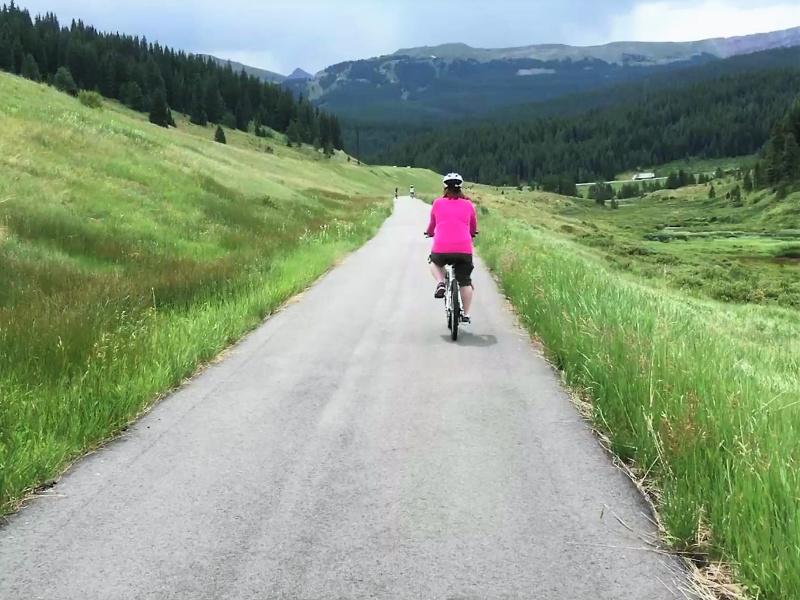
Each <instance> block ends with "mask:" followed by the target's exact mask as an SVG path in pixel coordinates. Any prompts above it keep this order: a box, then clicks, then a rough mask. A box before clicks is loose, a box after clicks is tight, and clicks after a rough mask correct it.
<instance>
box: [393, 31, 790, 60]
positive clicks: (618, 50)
mask: <svg viewBox="0 0 800 600" xmlns="http://www.w3.org/2000/svg"><path fill="white" fill-rule="evenodd" d="M793 46H800V27H795V28H793V29H787V30H785V31H776V32H773V33H757V34H753V35H746V36H739V37H732V38H714V39H709V40H700V41H697V42H612V43H610V44H604V45H602V46H567V45H564V44H538V45H534V46H523V47H519V48H498V49H486V48H472V47H471V46H468V45H466V44H442V45H440V46H423V47H420V48H408V49H404V50H398V51H397V52H395V53H394V54H393V55H392V56H396V57H409V58H416V59H430V58H433V57H436V58H439V59H443V60H451V61H453V60H475V61H478V62H490V61H494V60H520V59H526V58H527V59H534V60H540V61H565V60H572V61H581V60H602V61H603V62H606V63H610V64H618V65H630V66H652V65H662V64H666V63H672V62H684V61H687V60H690V59H692V58H694V57H698V56H702V55H704V54H708V55H711V56H714V57H716V58H729V57H731V56H737V55H739V54H749V53H751V52H760V51H762V50H772V49H774V48H788V47H793Z"/></svg>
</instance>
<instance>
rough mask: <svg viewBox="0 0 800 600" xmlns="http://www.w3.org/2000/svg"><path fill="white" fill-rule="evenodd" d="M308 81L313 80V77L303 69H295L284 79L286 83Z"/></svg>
mask: <svg viewBox="0 0 800 600" xmlns="http://www.w3.org/2000/svg"><path fill="white" fill-rule="evenodd" d="M309 79H314V76H313V75H312V74H311V73H308V72H306V71H304V70H303V69H300V68H297V69H295V70H294V71H292V73H291V75H289V76H288V77H287V78H286V81H308V80H309Z"/></svg>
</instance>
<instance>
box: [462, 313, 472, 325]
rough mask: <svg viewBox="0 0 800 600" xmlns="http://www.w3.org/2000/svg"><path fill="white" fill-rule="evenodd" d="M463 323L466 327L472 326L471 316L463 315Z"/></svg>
mask: <svg viewBox="0 0 800 600" xmlns="http://www.w3.org/2000/svg"><path fill="white" fill-rule="evenodd" d="M461 322H462V323H463V324H464V325H472V319H471V318H470V316H469V315H461Z"/></svg>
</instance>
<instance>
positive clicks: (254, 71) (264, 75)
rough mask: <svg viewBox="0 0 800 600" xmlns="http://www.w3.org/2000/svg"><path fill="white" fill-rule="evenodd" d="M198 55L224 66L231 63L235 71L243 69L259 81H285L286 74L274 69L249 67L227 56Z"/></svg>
mask: <svg viewBox="0 0 800 600" xmlns="http://www.w3.org/2000/svg"><path fill="white" fill-rule="evenodd" d="M198 56H202V57H204V58H207V59H209V60H212V61H214V62H216V63H217V64H218V65H220V66H223V67H224V66H226V65H228V64H230V65H231V68H232V69H233V70H234V71H236V72H237V73H238V72H240V71H241V70H242V69H244V72H245V73H247V74H248V75H252V76H253V77H257V78H258V79H260V80H261V81H264V82H266V83H283V82H284V81H286V79H287V77H286V75H282V74H280V73H275V72H274V71H268V70H266V69H261V68H259V67H251V66H250V65H245V64H243V63H240V62H236V61H235V60H229V59H227V58H220V57H218V56H214V55H213V54H198Z"/></svg>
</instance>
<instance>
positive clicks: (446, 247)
mask: <svg viewBox="0 0 800 600" xmlns="http://www.w3.org/2000/svg"><path fill="white" fill-rule="evenodd" d="M442 183H443V184H444V194H443V195H442V197H441V198H437V199H436V200H434V202H433V207H432V208H431V219H430V223H429V224H428V230H427V231H426V232H425V234H426V235H428V236H430V237H433V249H432V250H431V255H430V258H429V259H428V262H429V263H430V265H431V273H432V274H433V277H434V279H436V292H435V293H434V297H435V298H444V294H445V285H444V278H445V272H444V267H445V265H453V271H454V272H455V276H456V281H458V286H459V287H460V288H461V304H462V306H463V307H464V314H463V316H462V321H463V322H464V323H470V322H471V319H470V316H469V309H470V306H471V305H472V296H473V293H474V289H473V286H472V278H471V276H472V270H473V268H474V266H473V264H472V238H473V237H475V236H476V235H477V233H478V218H477V216H476V214H475V207H474V206H473V205H472V201H471V200H470V199H469V198H467V197H466V196H465V195H464V193H463V192H462V191H461V185H462V184H463V183H464V179H463V178H462V177H461V175H459V174H458V173H448V174H447V175H445V176H444V179H443V180H442Z"/></svg>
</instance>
